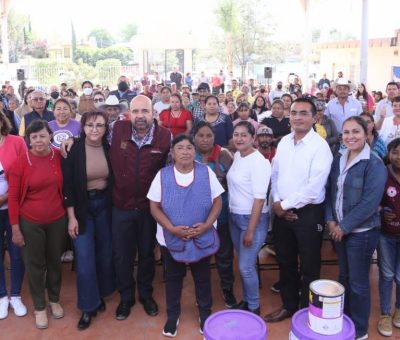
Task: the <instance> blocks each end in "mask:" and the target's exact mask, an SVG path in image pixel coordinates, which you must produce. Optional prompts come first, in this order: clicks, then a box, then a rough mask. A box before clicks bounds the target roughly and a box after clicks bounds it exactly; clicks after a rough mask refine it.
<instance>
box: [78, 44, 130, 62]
mask: <svg viewBox="0 0 400 340" xmlns="http://www.w3.org/2000/svg"><path fill="white" fill-rule="evenodd" d="M75 59H76V61H77V62H78V63H85V64H89V65H91V66H95V65H96V63H97V62H98V61H99V60H105V59H118V60H119V61H120V62H121V64H122V65H128V64H129V62H130V61H131V60H132V59H133V53H132V50H131V49H130V48H127V47H117V46H110V47H107V48H93V47H77V48H76V58H75Z"/></svg>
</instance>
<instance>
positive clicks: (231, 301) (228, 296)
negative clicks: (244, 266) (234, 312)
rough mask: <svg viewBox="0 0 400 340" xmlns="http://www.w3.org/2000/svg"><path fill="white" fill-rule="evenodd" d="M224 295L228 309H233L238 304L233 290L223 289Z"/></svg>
mask: <svg viewBox="0 0 400 340" xmlns="http://www.w3.org/2000/svg"><path fill="white" fill-rule="evenodd" d="M222 295H223V297H224V301H225V306H226V307H228V308H232V307H233V306H235V305H236V304H237V301H236V298H235V295H233V291H232V289H223V290H222Z"/></svg>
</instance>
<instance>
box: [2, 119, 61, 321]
mask: <svg viewBox="0 0 400 340" xmlns="http://www.w3.org/2000/svg"><path fill="white" fill-rule="evenodd" d="M26 137H27V139H28V140H29V142H30V146H31V149H30V150H29V151H27V152H26V153H23V154H22V155H21V156H20V157H19V158H18V159H17V160H16V162H15V163H14V164H13V166H12V168H11V171H10V174H9V194H8V195H9V196H8V205H9V208H8V211H9V217H10V224H11V225H12V234H13V242H14V244H15V245H17V246H19V247H22V257H23V260H24V264H25V270H26V273H27V275H28V279H29V289H30V293H31V297H32V300H33V305H34V307H35V317H36V327H37V328H47V327H48V320H47V312H46V300H45V289H46V288H47V294H48V298H49V304H50V309H51V313H52V316H53V317H54V318H56V319H59V318H62V317H63V316H64V311H63V309H62V307H61V305H60V303H59V301H60V289H61V270H62V268H61V254H62V251H63V249H64V243H65V240H66V233H67V219H66V214H65V209H64V206H63V201H64V196H63V177H62V172H61V155H60V153H59V151H58V150H56V149H53V148H52V147H51V146H50V141H51V130H50V128H49V125H48V123H47V122H46V121H43V120H36V121H34V122H32V123H31V124H30V125H29V126H28V128H27V129H26Z"/></svg>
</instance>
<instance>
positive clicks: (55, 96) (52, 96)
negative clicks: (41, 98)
mask: <svg viewBox="0 0 400 340" xmlns="http://www.w3.org/2000/svg"><path fill="white" fill-rule="evenodd" d="M59 95H60V94H59V93H58V92H57V91H54V92H51V93H50V97H51V98H53V99H57V98H58V96H59Z"/></svg>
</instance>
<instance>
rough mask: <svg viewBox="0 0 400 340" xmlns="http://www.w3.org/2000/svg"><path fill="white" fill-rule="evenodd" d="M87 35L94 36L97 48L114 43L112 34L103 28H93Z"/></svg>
mask: <svg viewBox="0 0 400 340" xmlns="http://www.w3.org/2000/svg"><path fill="white" fill-rule="evenodd" d="M88 37H89V38H90V37H94V38H95V39H96V43H97V47H99V48H105V47H109V46H111V45H113V44H114V43H115V40H114V38H113V36H112V34H111V33H110V32H109V31H108V30H107V29H105V28H95V29H93V30H92V31H91V32H90V33H89V36H88Z"/></svg>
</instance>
